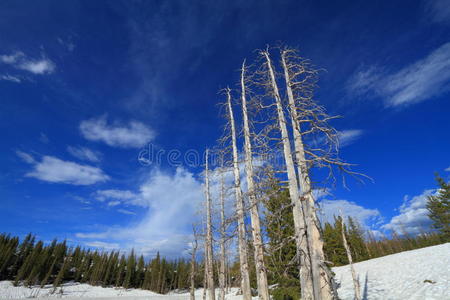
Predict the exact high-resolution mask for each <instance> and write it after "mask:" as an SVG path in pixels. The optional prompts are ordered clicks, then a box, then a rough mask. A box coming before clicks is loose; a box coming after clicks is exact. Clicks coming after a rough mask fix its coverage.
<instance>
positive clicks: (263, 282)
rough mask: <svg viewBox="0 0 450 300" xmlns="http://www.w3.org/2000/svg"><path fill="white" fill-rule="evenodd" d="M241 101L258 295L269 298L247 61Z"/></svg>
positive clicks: (242, 75) (243, 68) (261, 297)
mask: <svg viewBox="0 0 450 300" xmlns="http://www.w3.org/2000/svg"><path fill="white" fill-rule="evenodd" d="M241 101H242V103H241V104H242V116H243V123H244V126H243V128H244V141H245V143H244V152H245V173H246V178H247V187H248V192H247V194H248V198H249V202H250V206H251V207H250V217H251V223H252V224H251V225H252V236H253V246H254V248H255V266H256V280H257V284H258V295H259V298H260V299H263V300H269V287H268V283H267V273H266V268H265V265H264V247H263V240H262V236H261V224H260V223H261V222H260V218H259V211H258V201H257V199H256V191H255V183H254V177H253V176H254V172H253V152H252V144H251V139H250V127H249V119H248V113H247V98H246V87H245V61H244V62H243V63H242V72H241Z"/></svg>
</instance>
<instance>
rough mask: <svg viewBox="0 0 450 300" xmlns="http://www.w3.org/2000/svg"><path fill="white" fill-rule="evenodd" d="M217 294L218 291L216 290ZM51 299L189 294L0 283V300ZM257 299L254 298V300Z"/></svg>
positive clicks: (153, 299) (182, 299) (168, 298)
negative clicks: (55, 287)
mask: <svg viewBox="0 0 450 300" xmlns="http://www.w3.org/2000/svg"><path fill="white" fill-rule="evenodd" d="M237 291H238V289H237V288H232V289H231V290H230V293H229V294H227V295H226V300H238V299H241V298H242V296H236V293H237ZM216 294H218V289H217V290H216ZM202 296H203V289H198V290H196V291H195V298H196V299H202ZM23 298H38V299H53V298H65V299H67V300H70V299H86V298H93V299H95V300H102V299H105V300H106V299H120V300H158V299H161V300H187V299H189V298H190V295H189V292H180V293H176V292H171V293H169V294H167V295H161V294H158V293H155V292H151V291H147V290H141V289H124V288H104V287H100V286H92V285H89V284H84V283H83V284H80V283H67V284H64V285H63V286H62V290H61V289H59V288H58V289H57V290H56V291H55V292H53V286H52V285H47V286H45V287H44V288H42V289H41V288H39V287H35V288H27V287H24V286H17V287H15V286H14V285H13V284H12V282H11V281H0V299H23ZM256 298H257V297H254V299H256Z"/></svg>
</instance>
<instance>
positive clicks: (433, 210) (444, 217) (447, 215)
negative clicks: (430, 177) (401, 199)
mask: <svg viewBox="0 0 450 300" xmlns="http://www.w3.org/2000/svg"><path fill="white" fill-rule="evenodd" d="M436 181H437V183H438V185H439V190H438V193H437V195H434V196H428V202H427V209H428V212H429V214H428V216H429V217H430V219H431V220H433V227H434V228H435V229H437V230H439V231H440V232H441V233H442V237H443V240H444V242H448V241H450V184H448V183H446V182H445V180H444V179H443V178H442V177H440V176H439V175H436Z"/></svg>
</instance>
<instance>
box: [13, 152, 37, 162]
mask: <svg viewBox="0 0 450 300" xmlns="http://www.w3.org/2000/svg"><path fill="white" fill-rule="evenodd" d="M16 154H17V156H18V157H20V158H21V159H22V160H23V161H24V162H27V163H29V164H33V163H35V160H34V157H33V156H31V155H30V154H28V153H25V152H23V151H20V150H17V151H16Z"/></svg>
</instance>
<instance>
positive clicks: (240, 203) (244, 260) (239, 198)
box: [226, 89, 252, 300]
mask: <svg viewBox="0 0 450 300" xmlns="http://www.w3.org/2000/svg"><path fill="white" fill-rule="evenodd" d="M226 92H227V106H228V116H229V122H230V128H231V143H232V149H233V174H234V191H235V197H236V212H237V221H238V245H239V262H240V267H241V279H242V283H241V287H242V295H243V298H244V300H250V299H251V297H252V294H251V288H250V276H249V270H248V251H247V243H246V238H245V235H246V234H245V223H244V216H245V215H244V197H243V195H242V189H241V178H240V174H239V157H238V151H237V144H236V127H235V122H234V115H233V107H232V105H231V92H230V90H229V89H227V90H226Z"/></svg>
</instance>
